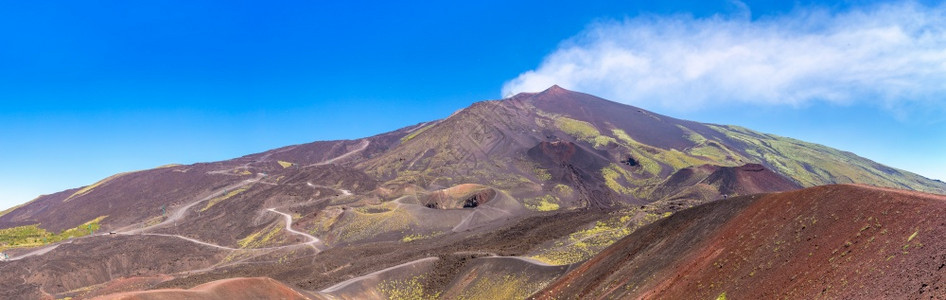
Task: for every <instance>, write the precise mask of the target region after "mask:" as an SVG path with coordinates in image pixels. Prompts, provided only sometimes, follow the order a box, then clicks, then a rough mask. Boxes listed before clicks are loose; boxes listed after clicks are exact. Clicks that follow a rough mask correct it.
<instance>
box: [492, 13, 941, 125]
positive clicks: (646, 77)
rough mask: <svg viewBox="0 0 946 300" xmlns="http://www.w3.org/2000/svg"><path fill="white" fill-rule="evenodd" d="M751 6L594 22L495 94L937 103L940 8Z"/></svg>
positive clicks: (673, 105)
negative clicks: (553, 90) (754, 11)
mask: <svg viewBox="0 0 946 300" xmlns="http://www.w3.org/2000/svg"><path fill="white" fill-rule="evenodd" d="M733 3H735V4H736V5H737V6H738V4H741V3H742V2H739V1H733ZM749 15H750V13H749V11H748V9H746V10H745V11H744V12H742V13H739V14H738V16H729V17H727V16H715V17H712V18H703V19H697V18H693V17H690V16H684V15H677V16H644V17H637V18H633V19H626V20H624V21H609V22H599V23H595V24H592V25H591V26H589V27H588V28H587V29H586V30H585V31H584V32H582V33H580V34H579V35H578V36H575V37H573V38H571V39H569V40H566V41H565V42H563V43H562V44H561V45H560V46H559V48H558V49H557V50H556V51H554V52H553V53H551V54H550V55H548V56H547V57H545V59H544V60H543V62H542V63H541V65H540V66H539V67H538V68H536V69H535V70H531V71H528V72H525V73H522V74H520V75H519V76H518V77H517V78H515V79H513V80H510V81H508V82H506V83H505V84H504V86H503V89H502V93H503V95H504V96H508V95H511V94H514V93H519V92H535V91H541V90H544V89H545V88H547V87H549V86H551V85H553V84H558V85H561V86H562V87H565V88H569V89H574V90H578V91H583V92H588V93H592V94H596V95H599V96H602V97H605V98H610V99H614V100H618V101H623V102H627V103H631V104H637V105H646V106H649V107H653V106H660V107H665V108H669V109H674V110H693V109H699V108H701V107H705V106H707V105H720V104H731V103H751V104H776V105H790V106H800V105H804V104H806V103H808V102H810V101H828V102H833V103H841V104H848V103H854V102H862V101H865V102H871V104H875V105H879V106H882V107H886V108H888V109H891V111H901V110H903V109H910V108H911V107H913V108H915V107H935V108H938V109H943V108H944V106H946V105H944V104H943V103H944V100H943V98H946V6H939V7H928V6H923V5H919V4H915V3H909V2H904V3H897V4H885V5H878V6H872V7H865V8H854V9H851V10H848V11H845V12H831V11H826V10H820V9H799V10H796V11H794V12H792V13H790V14H786V15H781V16H774V17H763V18H759V19H756V20H751V19H750V18H749V17H748V16H749Z"/></svg>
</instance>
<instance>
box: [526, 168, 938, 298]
mask: <svg viewBox="0 0 946 300" xmlns="http://www.w3.org/2000/svg"><path fill="white" fill-rule="evenodd" d="M943 213H946V196H942V195H933V194H923V193H916V192H907V191H902V190H893V189H882V188H875V187H869V186H860V185H857V186H855V185H829V186H821V187H813V188H808V189H804V190H799V191H792V192H783V193H775V194H767V195H756V196H745V197H740V198H735V199H729V200H725V201H718V202H714V203H710V204H706V205H702V206H699V207H695V208H692V209H688V210H684V211H681V212H679V213H677V214H675V215H674V216H672V217H670V218H667V219H664V220H661V221H658V222H655V223H653V224H651V225H650V226H647V227H645V228H643V229H641V230H638V231H637V232H635V233H633V234H631V235H630V236H628V237H626V238H624V239H622V240H620V241H618V242H617V243H615V244H614V245H612V246H611V247H609V248H607V249H605V250H603V251H602V252H601V253H600V254H599V255H597V256H595V257H594V258H592V259H590V260H588V261H587V262H585V263H583V264H581V265H579V266H577V267H576V268H574V269H573V270H572V271H570V272H569V273H568V274H566V275H565V276H563V277H561V278H560V279H559V280H557V281H556V282H554V283H552V284H550V285H549V286H548V287H546V288H545V290H543V291H542V292H540V293H538V294H537V295H536V298H538V299H573V298H579V299H587V298H596V299H597V298H648V299H665V298H670V299H678V298H702V299H707V298H715V297H717V296H720V295H725V296H726V297H731V298H734V299H763V298H800V297H811V296H813V295H817V296H819V297H824V298H838V299H853V298H891V297H896V298H899V297H909V298H920V297H923V298H926V297H932V298H937V299H938V298H942V297H944V296H946V285H944V284H946V282H944V281H943V278H944V275H946V273H943V267H942V266H943V265H944V264H946V252H944V250H943V249H946V242H944V241H943V240H942V239H940V238H938V237H939V236H941V235H942V234H943V233H944V232H946V225H944V224H943V223H942V222H941V221H938V220H939V216H942V214H943Z"/></svg>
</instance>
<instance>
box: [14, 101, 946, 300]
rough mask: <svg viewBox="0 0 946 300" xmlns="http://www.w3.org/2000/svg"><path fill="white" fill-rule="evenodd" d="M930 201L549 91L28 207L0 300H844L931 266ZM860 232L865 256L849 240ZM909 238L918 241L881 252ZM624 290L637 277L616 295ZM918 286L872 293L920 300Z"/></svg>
mask: <svg viewBox="0 0 946 300" xmlns="http://www.w3.org/2000/svg"><path fill="white" fill-rule="evenodd" d="M837 184H846V185H837ZM851 184H856V185H851ZM944 193H946V184H944V183H943V182H939V181H935V180H930V179H927V178H924V177H922V176H919V175H916V174H913V173H910V172H907V171H903V170H898V169H894V168H891V167H887V166H884V165H881V164H878V163H876V162H873V161H870V160H868V159H865V158H862V157H859V156H857V155H855V154H853V153H850V152H844V151H840V150H836V149H832V148H829V147H825V146H822V145H818V144H813V143H808V142H803V141H799V140H795V139H791V138H786V137H780V136H776V135H772V134H765V133H760V132H756V131H752V130H750V129H746V128H742V127H737V126H728V125H717V124H705V123H698V122H693V121H686V120H680V119H675V118H672V117H668V116H664V115H660V114H657V113H654V112H650V111H647V110H644V109H641V108H637V107H633V106H628V105H624V104H620V103H616V102H612V101H608V100H605V99H601V98H598V97H595V96H592V95H588V94H584V93H579V92H573V91H569V90H566V89H563V88H561V87H558V86H553V87H551V88H549V89H547V90H545V91H543V92H539V93H522V94H518V95H515V96H512V97H510V98H506V99H501V100H490V101H482V102H477V103H474V104H473V105H471V106H469V107H467V108H464V109H462V110H459V111H457V112H455V113H453V114H452V115H450V116H449V117H447V118H445V119H441V120H434V121H429V122H422V123H419V124H417V125H413V126H408V127H405V128H401V129H397V130H394V131H391V132H387V133H383V134H379V135H376V136H372V137H366V138H362V139H357V140H338V141H319V142H313V143H308V144H301V145H291V146H286V147H282V148H278V149H273V150H270V151H266V152H262V153H256V154H250V155H246V156H243V157H239V158H234V159H231V160H226V161H219V162H208V163H197V164H192V165H167V166H163V167H159V168H155V169H150V170H143V171H135V172H127V173H121V174H116V175H113V176H111V177H108V178H105V179H103V180H101V181H99V182H96V183H94V184H91V185H88V186H84V187H78V188H75V189H70V190H66V191H61V192H58V193H53V194H50V195H44V196H40V197H38V198H36V199H34V200H33V201H30V202H28V203H24V204H22V205H20V206H17V207H15V208H13V209H10V210H7V211H4V212H0V228H2V229H0V249H2V251H3V252H4V253H5V254H6V255H7V256H8V257H9V258H8V259H6V260H4V261H2V262H0V298H3V299H20V298H22V299H36V298H63V297H74V298H91V297H99V296H102V297H117V298H122V297H125V298H135V297H139V298H140V297H152V296H153V297H158V298H160V297H171V298H173V297H178V296H181V297H183V295H187V297H195V298H201V297H203V298H206V299H213V298H212V297H218V298H219V297H228V296H227V295H231V294H228V292H227V289H229V288H228V287H235V286H240V288H244V289H245V290H246V291H252V293H254V295H285V296H286V297H291V298H302V299H305V298H333V297H334V298H359V299H363V298H398V297H407V298H425V297H426V298H438V297H444V298H490V299H496V298H525V297H529V296H532V295H535V296H538V297H556V298H569V297H573V296H574V297H580V298H583V297H592V296H602V297H604V296H608V297H610V296H612V295H614V296H616V297H638V296H640V297H650V296H653V297H658V298H663V297H683V296H686V294H687V293H688V292H692V293H695V294H699V295H701V296H707V297H709V296H712V297H716V296H718V295H719V294H720V293H726V294H727V295H739V296H745V297H768V296H773V295H775V296H784V297H791V296H793V295H802V294H805V293H809V292H810V293H815V292H819V291H816V290H817V289H818V288H822V289H824V292H823V293H824V295H829V296H832V297H848V296H859V295H862V294H857V292H854V291H853V290H851V289H852V287H853V286H858V285H866V282H867V280H869V279H878V280H881V279H882V280H886V278H888V277H889V276H891V274H893V273H894V272H893V271H889V270H892V269H890V268H899V267H904V266H908V265H910V264H917V266H919V265H922V266H926V264H927V263H935V262H938V260H936V259H937V258H936V257H939V256H937V255H940V254H942V253H938V252H937V251H939V249H944V248H942V247H936V246H935V245H936V244H935V242H933V241H932V240H930V238H929V237H930V236H932V233H935V232H938V230H940V227H941V226H942V225H941V224H938V223H937V224H933V223H935V222H933V223H930V222H931V221H930V222H927V221H922V220H933V219H935V218H933V217H932V216H933V215H929V216H928V217H929V218H914V217H907V216H912V215H922V216H926V215H928V214H930V212H931V211H933V212H935V211H937V209H939V206H940V202H941V200H942V199H941V198H939V196H936V195H935V194H944ZM885 201H886V202H885ZM871 203H884V204H883V205H882V206H877V207H874V206H872V204H871ZM919 208H924V209H926V210H917V209H919ZM880 212H886V213H887V214H893V215H897V214H904V215H903V216H904V218H900V219H893V218H892V217H890V216H888V215H884V214H880ZM878 214H880V215H878ZM809 217H811V218H815V220H817V221H816V222H811V221H810V220H808V219H805V218H809ZM865 218H866V219H865ZM840 220H851V221H850V222H852V223H850V224H846V223H844V222H843V221H840ZM875 220H882V221H877V222H875ZM799 222H809V223H810V224H808V225H801V226H804V229H798V230H805V231H798V232H795V231H791V232H789V231H788V230H789V229H792V228H795V227H797V226H796V225H797V224H796V223H798V224H801V223H799ZM878 222H879V223H878ZM862 223H863V224H862ZM865 224H868V225H870V226H871V227H870V229H868V230H870V231H868V232H867V233H861V235H862V236H865V237H866V238H868V239H869V238H871V237H876V238H875V239H874V240H873V241H870V242H868V241H866V240H862V239H861V238H859V237H857V235H856V233H855V232H853V231H850V230H851V228H848V227H849V226H848V225H850V226H855V225H856V226H861V225H865ZM878 224H879V225H878ZM842 225H843V226H842ZM753 226H755V227H753ZM881 226H885V227H883V228H881ZM886 226H890V227H886ZM799 228H800V227H799ZM852 228H853V227H852ZM887 228H890V229H888V230H887V231H886V233H885V234H888V233H889V234H895V235H891V236H882V235H880V233H879V231H878V233H874V230H884V229H887ZM894 228H895V229H894ZM795 229H797V228H795ZM857 229H860V227H858V228H857ZM741 230H749V231H748V232H757V233H756V234H755V235H754V236H747V235H746V234H748V233H741ZM792 230H794V229H792ZM910 230H913V231H916V232H918V233H917V236H919V238H918V237H916V236H914V237H912V238H910V239H909V240H908V241H905V242H904V241H899V240H896V239H898V238H905V237H902V236H900V235H903V234H905V233H906V234H908V235H909V234H911V233H913V231H910ZM802 232H803V233H804V234H802ZM808 232H814V233H812V234H811V235H809V234H808ZM868 233H869V234H870V236H866V235H867V234H868ZM840 234H854V236H847V235H845V236H843V237H842V236H839V235H840ZM761 235H772V236H767V237H769V238H772V239H773V240H764V239H762V237H761ZM855 237H857V238H855ZM808 238H811V240H807V239H808ZM798 239H806V240H804V241H802V240H798ZM844 239H848V240H850V242H851V243H852V245H848V246H847V247H846V248H845V246H844V245H840V246H838V245H835V244H834V243H835V242H838V241H842V242H843V241H844ZM878 240H879V241H882V242H883V243H884V244H885V245H887V241H889V242H890V243H894V242H897V243H901V242H902V243H905V245H907V246H906V247H907V248H904V249H902V251H903V252H908V253H913V254H903V253H901V254H896V253H893V252H892V251H893V250H891V249H892V248H889V247H888V246H884V247H883V248H877V247H878V246H871V245H878V244H877V242H876V241H878ZM812 241H813V242H812ZM859 243H860V244H859ZM918 243H919V244H918ZM773 245H774V246H773ZM864 245H866V246H864ZM750 246H751V247H752V248H751V249H749V248H746V247H750ZM862 246H863V247H865V248H863V249H860V250H856V251H850V252H845V251H848V250H849V249H848V248H850V249H857V247H862ZM901 246H903V245H901ZM661 247H663V248H661ZM667 247H669V248H667ZM714 247H716V248H714ZM852 247H853V248H852ZM775 248H777V250H774V249H775ZM908 248H909V249H908ZM714 249H716V250H714ZM718 249H723V250H719V252H718V253H717V252H713V251H717V250H718ZM752 249H755V250H752ZM759 249H766V250H768V251H773V253H775V254H776V255H771V256H765V255H761V254H760V253H758V252H752V251H761V250H759ZM645 250H646V251H645ZM658 250H659V251H664V252H660V253H666V254H661V255H663V256H661V255H657V254H654V253H658V252H653V251H658ZM736 250H739V251H736ZM750 250H752V251H750ZM828 250H830V251H828ZM834 250H837V251H834ZM629 251H630V252H629ZM642 251H643V252H642ZM707 251H709V252H707ZM779 251H783V252H779ZM806 251H807V252H806ZM825 251H828V252H825ZM832 251H834V252H832ZM939 252H942V251H939ZM807 253H811V254H810V257H811V258H806V259H799V257H801V258H804V257H806V255H808V254H807ZM838 253H847V254H844V255H843V256H838V255H840V254H838ZM861 253H871V254H869V255H868V254H861ZM789 254H791V256H790V255H789ZM921 254H922V255H929V256H930V257H932V258H930V259H927V258H926V257H927V256H922V257H921V256H920V255H921ZM861 255H863V256H861ZM890 255H893V257H892V258H889V261H892V262H891V263H887V261H884V262H881V260H886V259H887V257H888V256H890ZM881 256H883V257H881ZM653 257H658V258H660V259H657V260H654V261H653V262H646V261H648V260H649V258H653ZM776 257H777V258H779V259H783V260H775V258H776ZM854 257H856V258H857V259H859V260H860V261H859V262H851V260H852V259H853V258H854ZM830 258H833V260H831V261H829V263H827V264H825V263H824V262H823V261H820V259H830ZM719 259H725V260H719ZM743 259H745V260H743ZM784 259H788V261H787V262H786V261H784ZM740 261H741V262H740ZM864 261H866V262H867V263H865V262H864ZM849 262H850V264H847V263H849ZM713 263H717V264H722V265H723V267H719V266H718V265H717V264H713ZM819 263H820V264H822V265H819V266H818V267H819V268H821V269H817V268H813V269H812V270H811V271H810V272H809V273H805V274H804V275H799V276H798V277H795V278H785V277H784V276H788V275H786V274H789V273H787V270H791V271H793V272H794V271H795V270H801V269H802V268H803V267H804V266H806V265H814V264H819ZM831 263H834V264H836V265H837V268H836V269H831V270H829V269H823V267H824V266H831ZM842 263H843V264H842ZM871 266H877V267H876V268H881V267H880V266H884V267H883V268H881V269H871ZM713 268H716V269H720V270H726V272H729V273H727V274H722V275H721V274H717V273H713V272H712V271H717V270H716V269H713ZM924 268H925V267H923V268H921V267H916V268H913V269H909V270H917V272H920V271H924V272H925V270H926V269H924ZM640 270H644V271H645V272H642V273H639V274H650V275H647V276H650V277H647V278H644V277H641V276H644V275H627V274H631V273H634V274H638V273H635V272H639V271H640ZM832 270H833V271H832ZM884 270H887V271H884ZM841 271H844V272H841ZM849 271H850V272H849ZM851 272H854V273H851ZM858 272H860V273H858ZM931 272H932V271H931ZM748 274H751V275H748ZM933 274H934V275H930V276H932V277H930V276H926V275H923V276H926V277H923V276H918V277H916V278H914V279H903V280H899V279H898V280H899V281H897V280H893V281H889V282H890V283H889V284H886V285H878V286H874V287H872V288H875V290H870V291H871V292H878V293H879V292H883V291H901V289H902V290H903V291H907V290H906V288H907V287H908V286H912V285H915V284H916V283H921V284H925V286H923V287H921V288H919V290H922V291H924V294H923V295H927V294H925V293H931V292H932V293H935V291H936V290H938V288H939V286H940V285H939V283H938V282H939V281H938V279H937V278H939V277H936V276H938V275H935V274H938V273H935V272H934V273H933ZM625 275H626V276H630V277H626V276H625ZM745 276H748V278H746V277H745ZM779 276H783V277H779ZM818 276H822V278H826V279H825V281H824V282H823V283H815V282H814V281H815V280H816V278H818ZM825 276H826V277H825ZM582 278H590V279H582ZM762 280H765V281H762ZM786 280H787V281H786ZM796 280H798V281H796ZM793 282H799V283H798V284H797V285H795V287H793V286H792V285H791V284H794V283H793ZM885 282H887V281H885ZM776 283H779V284H776ZM848 284H850V285H848ZM684 286H686V287H692V288H693V289H682V288H681V287H684ZM770 286H771V287H772V288H773V289H774V288H775V287H780V288H781V289H775V290H773V291H774V292H773V293H774V294H765V293H763V292H762V291H765V290H772V289H769V287H770ZM615 288H618V289H621V290H620V291H618V290H615ZM876 289H879V290H876ZM248 293H249V292H248ZM149 295H150V296H149ZM162 295H163V296H162ZM221 295H223V296H221ZM874 295H876V294H874ZM918 295H919V294H918ZM936 295H942V294H936ZM560 296H561V297H560ZM280 297H282V296H280Z"/></svg>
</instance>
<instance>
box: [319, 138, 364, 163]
mask: <svg viewBox="0 0 946 300" xmlns="http://www.w3.org/2000/svg"><path fill="white" fill-rule="evenodd" d="M370 143H371V142H369V141H368V140H361V145H360V146H358V148H356V149H355V150H352V151H348V152H347V153H345V154H342V155H339V156H336V157H334V158H331V159H328V160H324V161H321V162H317V163H314V164H311V165H309V166H322V165H328V164H332V163H334V162H335V161H337V160H340V159H345V158H347V157H349V156H351V155H352V154H355V153H357V152H359V151H361V150H365V148H368V144H370Z"/></svg>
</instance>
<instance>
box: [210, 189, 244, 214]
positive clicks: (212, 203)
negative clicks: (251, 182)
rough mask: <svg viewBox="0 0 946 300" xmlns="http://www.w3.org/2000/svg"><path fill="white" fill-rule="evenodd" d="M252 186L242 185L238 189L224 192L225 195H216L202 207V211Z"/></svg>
mask: <svg viewBox="0 0 946 300" xmlns="http://www.w3.org/2000/svg"><path fill="white" fill-rule="evenodd" d="M250 187H251V186H243V187H240V188H238V189H235V190H232V191H229V192H227V193H225V194H223V195H220V196H217V197H214V198H213V199H210V200H207V205H205V206H204V208H201V209H200V211H205V210H208V209H210V207H211V206H214V204H217V203H220V202H221V201H223V200H227V199H230V198H231V197H233V196H236V195H238V194H240V193H242V192H245V191H246V190H248V189H250Z"/></svg>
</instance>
